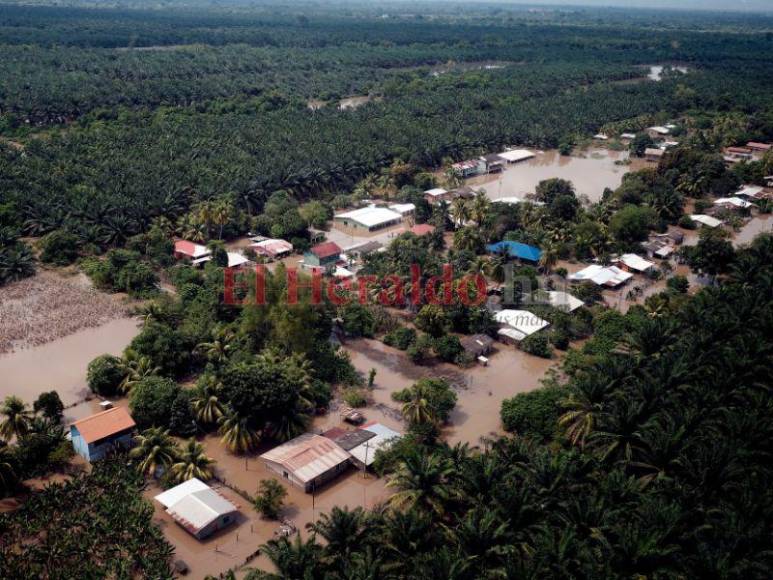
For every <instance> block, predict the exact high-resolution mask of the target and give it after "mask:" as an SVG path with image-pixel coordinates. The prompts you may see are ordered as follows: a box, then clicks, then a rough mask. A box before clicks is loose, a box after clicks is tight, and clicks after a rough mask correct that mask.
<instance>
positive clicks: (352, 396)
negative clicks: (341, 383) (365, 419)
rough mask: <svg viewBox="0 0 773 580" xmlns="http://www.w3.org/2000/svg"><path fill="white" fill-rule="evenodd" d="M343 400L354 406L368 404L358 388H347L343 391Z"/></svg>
mask: <svg viewBox="0 0 773 580" xmlns="http://www.w3.org/2000/svg"><path fill="white" fill-rule="evenodd" d="M344 402H345V403H346V404H347V405H349V406H350V407H354V408H359V407H364V406H365V405H367V404H368V401H367V399H366V398H365V395H363V394H362V391H360V390H359V389H347V390H346V391H345V392H344Z"/></svg>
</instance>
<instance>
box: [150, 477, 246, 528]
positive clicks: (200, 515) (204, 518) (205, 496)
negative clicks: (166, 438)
mask: <svg viewBox="0 0 773 580" xmlns="http://www.w3.org/2000/svg"><path fill="white" fill-rule="evenodd" d="M155 499H156V501H157V502H159V503H160V504H161V505H163V506H164V507H165V508H166V513H168V514H169V515H170V516H172V519H174V521H176V522H177V523H178V524H180V525H181V526H182V527H183V528H185V529H186V530H187V531H188V532H190V533H191V534H192V535H193V536H195V537H196V538H197V539H199V540H201V539H204V538H206V537H207V536H210V535H211V534H213V533H214V532H216V531H217V530H220V529H223V528H225V527H226V526H229V525H231V524H232V523H233V522H234V521H236V514H237V513H238V512H239V509H238V508H237V507H236V506H235V505H234V504H232V503H231V502H230V501H228V500H227V499H226V498H224V497H223V496H222V495H220V494H219V493H218V492H216V491H215V490H214V489H212V488H211V487H209V486H208V485H207V484H206V483H204V482H203V481H201V480H198V479H196V478H195V477H194V478H193V479H189V480H188V481H186V482H183V483H181V484H180V485H178V486H175V487H173V488H172V489H169V490H167V491H165V492H164V493H162V494H159V495H157V496H156V497H155Z"/></svg>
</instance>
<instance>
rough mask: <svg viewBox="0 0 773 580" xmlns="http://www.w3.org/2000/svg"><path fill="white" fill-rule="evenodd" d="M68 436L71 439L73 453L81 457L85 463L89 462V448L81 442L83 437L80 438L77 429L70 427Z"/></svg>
mask: <svg viewBox="0 0 773 580" xmlns="http://www.w3.org/2000/svg"><path fill="white" fill-rule="evenodd" d="M70 436H71V438H72V447H73V449H75V453H77V454H78V455H80V456H81V457H83V458H84V459H85V460H86V461H89V460H90V459H89V446H88V445H87V444H86V442H85V441H84V440H83V437H81V434H80V433H79V432H78V429H77V428H75V427H70Z"/></svg>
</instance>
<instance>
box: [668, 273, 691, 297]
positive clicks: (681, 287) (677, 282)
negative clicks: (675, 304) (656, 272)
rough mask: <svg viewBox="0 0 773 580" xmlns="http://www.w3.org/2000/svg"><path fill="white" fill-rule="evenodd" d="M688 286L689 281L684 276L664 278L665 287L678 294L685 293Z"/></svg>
mask: <svg viewBox="0 0 773 580" xmlns="http://www.w3.org/2000/svg"><path fill="white" fill-rule="evenodd" d="M689 287H690V281H689V280H688V279H687V278H686V277H685V276H673V277H672V278H669V279H668V280H666V288H668V289H669V290H671V291H672V292H676V293H678V294H685V293H686V292H687V290H688V288H689Z"/></svg>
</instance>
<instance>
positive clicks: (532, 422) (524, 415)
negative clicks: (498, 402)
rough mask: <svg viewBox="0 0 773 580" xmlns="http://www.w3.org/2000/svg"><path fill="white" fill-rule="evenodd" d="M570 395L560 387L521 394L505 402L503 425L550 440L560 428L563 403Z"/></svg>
mask: <svg viewBox="0 0 773 580" xmlns="http://www.w3.org/2000/svg"><path fill="white" fill-rule="evenodd" d="M566 396H567V390H566V389H565V388H563V387H557V386H545V387H542V388H539V389H537V390H535V391H531V392H529V393H519V394H517V395H516V396H515V397H513V398H511V399H506V400H504V401H503V402H502V424H503V425H504V426H505V429H507V430H508V431H510V432H512V433H516V434H518V435H520V436H523V437H533V438H535V439H536V440H538V441H550V440H551V439H553V437H554V436H555V434H556V432H557V430H558V418H559V416H560V415H561V406H560V402H561V401H562V400H563V399H564V398H566Z"/></svg>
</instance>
